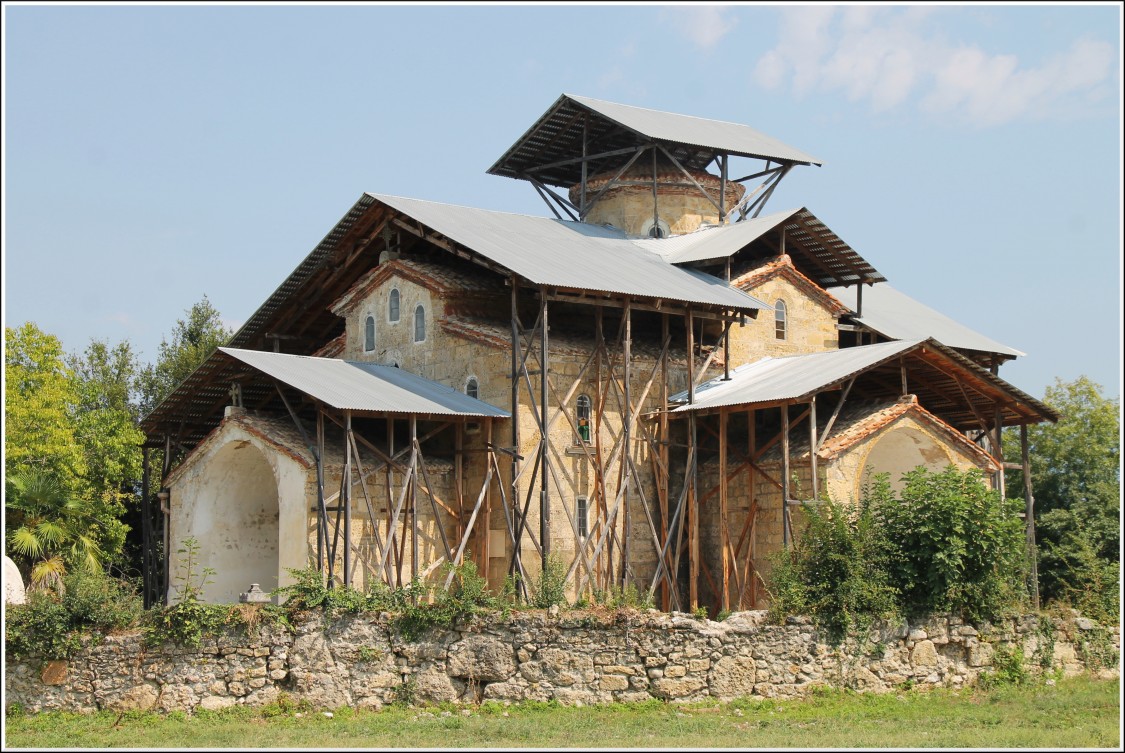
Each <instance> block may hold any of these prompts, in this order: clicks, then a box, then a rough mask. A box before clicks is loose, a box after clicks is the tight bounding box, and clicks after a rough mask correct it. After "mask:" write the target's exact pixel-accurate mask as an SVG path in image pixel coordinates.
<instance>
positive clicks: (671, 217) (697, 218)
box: [586, 186, 719, 235]
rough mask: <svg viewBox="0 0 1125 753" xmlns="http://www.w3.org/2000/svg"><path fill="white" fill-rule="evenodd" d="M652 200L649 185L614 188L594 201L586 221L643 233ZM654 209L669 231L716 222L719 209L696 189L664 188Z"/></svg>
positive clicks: (688, 230)
mask: <svg viewBox="0 0 1125 753" xmlns="http://www.w3.org/2000/svg"><path fill="white" fill-rule="evenodd" d="M715 195H716V196H717V195H718V191H717V190H716V191H715ZM652 204H653V202H652V187H651V186H621V187H618V188H613V189H610V191H609V192H607V194H606V196H604V197H602V199H601V200H600V201H599V202H598V203H597V204H595V205H594V207H593V209H591V210H590V212H589V214H588V215H587V216H586V221H587V222H589V223H591V224H594V225H601V224H610V225H613V226H614V227H616V228H620V229H621V230H624V231H625V232H626V233H629V234H630V235H643V234H645V233H644V232H643V231H644V227H645V224H646V223H648V222H650V221H651V220H652ZM657 209H658V214H657V216H658V217H659V218H660V219H661V220H663V221H664V223H665V224H667V225H668V229H669V231H670V233H671V234H672V235H683V234H684V233H692V232H695V231H696V230H698V229H699V228H700V227H701V226H702V225H703V223H708V224H711V225H717V224H719V211H718V210H717V209H716V208H715V205H714V204H712V203H711V202H710V201H708V200H707V199H706V198H704V197H703V195H702V194H700V193H699V191H698V190H696V189H692V190H690V191H689V190H682V191H675V192H672V191H669V190H667V189H665V190H663V191H662V193H661V195H660V199H659V202H658V205H657Z"/></svg>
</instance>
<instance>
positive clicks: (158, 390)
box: [140, 296, 234, 415]
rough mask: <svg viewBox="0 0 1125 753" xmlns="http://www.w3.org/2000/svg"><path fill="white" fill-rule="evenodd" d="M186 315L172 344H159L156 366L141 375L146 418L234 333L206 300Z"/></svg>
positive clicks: (148, 367) (167, 342) (142, 406)
mask: <svg viewBox="0 0 1125 753" xmlns="http://www.w3.org/2000/svg"><path fill="white" fill-rule="evenodd" d="M184 313H186V314H187V319H179V320H177V321H176V326H175V327H174V328H173V329H172V339H171V342H169V341H168V339H167V338H162V339H161V341H160V352H159V355H158V356H157V359H156V363H155V364H151V365H149V366H146V367H145V368H144V369H142V370H141V375H140V393H141V398H140V403H141V404H140V408H141V414H142V415H147V414H148V413H150V412H151V411H152V409H153V408H155V407H156V406H157V405H159V404H160V402H161V401H162V400H163V399H164V398H166V397H168V395H170V394H172V391H173V390H175V389H176V387H177V386H178V385H179V384H180V382H182V381H184V380H185V379H187V377H188V376H189V375H190V374H191V373H192V372H193V371H195V369H196V368H197V367H198V366H199V365H200V364H201V363H203V362H204V361H205V360H206V359H207V357H208V356H209V355H211V353H212V352H213V351H214V350H215V348H217V347H219V346H220V345H224V344H226V342H227V341H228V340H230V338H231V335H233V334H234V332H233V331H232V330H230V329H228V328H227V327H226V326H225V325H224V324H223V320H222V317H221V316H220V315H219V311H218V309H216V308H215V307H214V306H212V305H211V302H210V301H209V300H207V296H203V300H201V301H199V302H198V303H196V304H195V305H193V306H192V307H191V308H190V309H188V310H186V311H185V312H184Z"/></svg>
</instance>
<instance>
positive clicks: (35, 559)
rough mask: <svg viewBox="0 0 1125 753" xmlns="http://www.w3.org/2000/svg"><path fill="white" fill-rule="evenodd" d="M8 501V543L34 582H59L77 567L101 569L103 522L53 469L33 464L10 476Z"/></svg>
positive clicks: (38, 584) (6, 504) (34, 583)
mask: <svg viewBox="0 0 1125 753" xmlns="http://www.w3.org/2000/svg"><path fill="white" fill-rule="evenodd" d="M4 505H5V507H6V508H7V512H8V529H9V533H8V546H9V548H10V549H11V551H12V552H13V553H14V554H15V555H17V556H18V557H19V558H21V559H23V560H24V562H25V565H27V566H29V572H30V575H31V584H32V585H33V586H57V585H58V584H59V583H60V582H61V581H62V578H63V576H65V575H66V574H67V572H68V571H69V570H71V569H78V570H83V571H86V572H99V571H100V570H101V567H102V564H103V561H104V558H105V551H104V550H103V549H102V547H101V545H100V543H99V541H98V539H99V534H100V533H101V529H102V526H103V521H100V520H98V519H97V518H96V517H95V516H94V515H93V514H91V512H92V511H91V509H90V506H89V505H88V504H86V503H85V502H84V501H82V500H80V499H77V498H75V497H73V496H72V495H71V494H70V492H69V490H68V489H67V488H66V487H65V486H64V485H63V484H62V483H60V482H59V481H58V479H56V478H54V477H53V476H51V475H50V474H49V472H47V471H44V470H42V469H39V468H33V469H26V470H21V471H18V472H17V473H14V474H11V475H9V476H8V477H7V478H6V479H5V484H4Z"/></svg>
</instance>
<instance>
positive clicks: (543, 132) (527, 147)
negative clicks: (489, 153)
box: [488, 94, 821, 188]
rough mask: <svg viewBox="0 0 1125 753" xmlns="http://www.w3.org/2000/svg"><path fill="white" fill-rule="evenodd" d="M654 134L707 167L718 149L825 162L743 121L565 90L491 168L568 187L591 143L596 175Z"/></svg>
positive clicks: (684, 160) (686, 159)
mask: <svg viewBox="0 0 1125 753" xmlns="http://www.w3.org/2000/svg"><path fill="white" fill-rule="evenodd" d="M584 141H585V143H586V144H587V147H588V148H587V149H586V150H584V149H583V142H584ZM654 141H655V142H658V143H660V144H661V145H662V146H664V148H666V149H667V150H668V151H669V152H671V153H672V154H673V155H674V156H675V158H676V159H677V160H678V161H679V162H680V164H682V165H684V166H685V167H687V168H695V169H698V170H704V169H706V168H707V166H708V165H709V164H711V162H712V161H713V160H714V159H715V157H716V156H717V155H720V154H732V155H735V156H741V157H751V158H756V159H762V160H769V161H771V162H775V163H783V164H814V165H819V164H821V161H820V160H818V159H816V158H815V157H811V156H809V155H808V154H805V153H804V152H802V151H800V150H798V149H794V148H793V147H791V146H788V145H786V144H783V143H782V142H780V141H778V140H777V139H775V138H772V137H770V136H767V135H765V134H764V133H761V132H760V131H756V130H754V129H753V128H750V127H749V126H745V125H741V124H739V123H727V122H723V121H718V120H708V119H706V118H697V117H692V116H689V115H678V114H675V113H670V112H660V111H658V110H649V109H646V108H643V107H632V106H630V105H619V104H616V103H614V102H606V101H604V100H599V99H591V98H589V97H578V96H573V95H569V94H563V95H562V96H561V97H559V98H558V99H557V100H555V102H554V104H552V105H551V106H550V107H549V108H548V109H547V111H546V112H545V113H543V115H541V116H540V117H539V119H538V120H537V121H535V123H534V124H533V125H532V126H531V127H530V128H528V129H527V131H525V132H524V134H523V135H522V136H520V137H519V139H517V140H516V142H515V143H514V144H513V145H512V146H510V147H509V148H508V150H507V151H506V152H504V154H503V155H502V156H501V157H500V159H498V160H496V162H495V163H494V164H493V165H492V167H490V168H489V169H488V173H489V174H491V175H501V176H504V177H507V178H518V179H527V178H528V177H529V176H531V175H534V176H535V178H536V179H537V180H541V181H542V182H544V183H546V184H547V185H552V186H561V187H563V188H570V187H571V186H573V185H574V184H576V183H579V182H580V181H581V180H582V165H581V160H582V156H583V154H590V150H593V154H591V155H590V160H589V163H588V174H589V175H597V174H600V173H604V172H607V171H616V170H617V169H619V168H621V167H622V166H623V165H625V163H626V162H628V161H629V159H630V158H631V157H632V156H633V155H634V154H635V152H636V151H637V150H638V149H643V148H646V147H647V146H648V145H649V144H651V143H652V142H654ZM594 145H596V146H594Z"/></svg>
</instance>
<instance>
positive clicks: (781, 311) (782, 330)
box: [773, 300, 787, 340]
mask: <svg viewBox="0 0 1125 753" xmlns="http://www.w3.org/2000/svg"><path fill="white" fill-rule="evenodd" d="M786 326H787V325H786V313H785V301H782V300H779V301H778V302H777V303H775V304H774V305H773V336H774V337H776V338H777V339H778V340H784V339H786V335H787V332H786Z"/></svg>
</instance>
